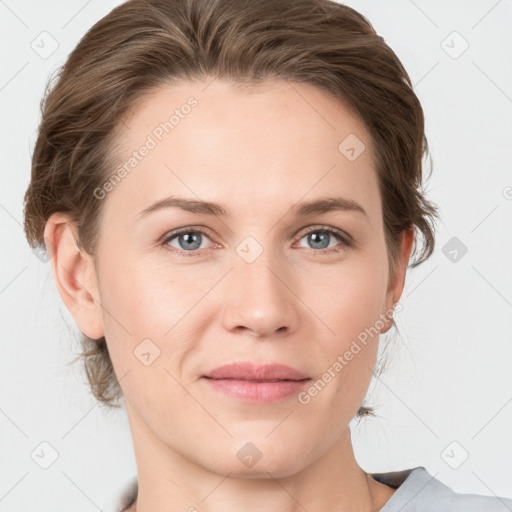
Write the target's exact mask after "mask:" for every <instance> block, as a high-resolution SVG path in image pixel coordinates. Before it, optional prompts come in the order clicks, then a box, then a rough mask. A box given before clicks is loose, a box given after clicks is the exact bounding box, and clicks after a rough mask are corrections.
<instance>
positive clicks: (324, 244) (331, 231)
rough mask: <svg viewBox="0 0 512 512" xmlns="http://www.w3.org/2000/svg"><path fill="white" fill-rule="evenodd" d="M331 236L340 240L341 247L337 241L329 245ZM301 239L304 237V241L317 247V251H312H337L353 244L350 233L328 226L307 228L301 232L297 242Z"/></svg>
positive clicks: (331, 239)
mask: <svg viewBox="0 0 512 512" xmlns="http://www.w3.org/2000/svg"><path fill="white" fill-rule="evenodd" d="M333 238H334V239H338V241H339V242H341V247H340V244H339V243H338V244H335V245H333V246H332V245H331V246H330V247H329V243H330V242H331V241H333ZM303 239H306V242H307V243H309V244H311V246H312V247H313V248H314V249H319V251H314V252H321V251H322V252H327V253H330V252H339V251H342V250H343V249H344V248H347V247H352V246H353V240H352V237H351V236H350V235H348V234H346V233H344V232H343V231H341V230H339V229H336V228H332V227H330V226H321V227H314V228H312V229H309V231H306V232H303V233H301V235H300V240H299V242H300V241H301V240H303Z"/></svg>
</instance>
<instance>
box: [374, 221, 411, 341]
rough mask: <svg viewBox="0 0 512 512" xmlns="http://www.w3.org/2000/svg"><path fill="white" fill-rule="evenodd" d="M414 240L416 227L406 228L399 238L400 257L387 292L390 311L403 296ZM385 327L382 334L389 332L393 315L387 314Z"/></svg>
mask: <svg viewBox="0 0 512 512" xmlns="http://www.w3.org/2000/svg"><path fill="white" fill-rule="evenodd" d="M413 242H414V229H413V228H412V227H410V228H407V229H405V230H404V231H402V233H401V234H400V240H399V250H398V252H399V257H398V261H397V265H396V272H395V275H394V276H390V279H389V284H388V289H387V292H386V311H387V312H388V313H389V312H390V311H391V310H393V308H394V306H395V304H396V303H397V302H398V300H399V299H400V297H401V296H402V292H403V289H404V285H405V275H406V272H407V266H408V264H409V258H410V256H411V251H412V246H413ZM384 323H385V327H384V328H383V329H381V331H380V332H381V334H384V333H385V332H387V331H388V330H389V329H390V328H391V326H392V325H393V324H392V317H390V316H388V315H385V320H384Z"/></svg>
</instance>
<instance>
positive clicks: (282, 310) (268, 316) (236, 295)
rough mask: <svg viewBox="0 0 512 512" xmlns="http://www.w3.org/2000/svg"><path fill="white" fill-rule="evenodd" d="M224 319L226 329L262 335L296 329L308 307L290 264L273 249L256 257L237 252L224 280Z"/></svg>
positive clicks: (281, 334) (259, 336) (282, 334)
mask: <svg viewBox="0 0 512 512" xmlns="http://www.w3.org/2000/svg"><path fill="white" fill-rule="evenodd" d="M223 286H224V289H223V293H222V298H223V301H224V307H223V314H222V322H223V326H224V328H225V329H226V330H228V331H230V332H233V333H237V334H242V333H246V334H249V335H251V336H255V337H258V338H268V337H272V336H287V335H289V334H291V333H292V332H294V331H295V330H296V329H297V327H298V324H299V320H300V315H299V313H300V311H299V310H300V308H301V307H302V308H304V306H303V305H302V304H301V301H300V299H299V297H298V295H297V291H296V290H295V289H296V288H297V286H298V284H297V282H296V280H295V281H294V278H293V272H292V271H290V267H289V266H288V268H286V265H284V264H280V263H279V262H278V261H277V259H276V258H273V257H272V254H271V252H270V251H263V253H262V254H260V255H259V256H258V257H257V258H256V259H255V260H254V261H252V262H248V261H246V260H245V259H243V258H242V257H238V256H236V257H235V259H234V266H233V268H232V270H231V271H230V272H229V273H228V275H227V276H226V279H224V280H223Z"/></svg>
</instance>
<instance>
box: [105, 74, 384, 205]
mask: <svg viewBox="0 0 512 512" xmlns="http://www.w3.org/2000/svg"><path fill="white" fill-rule="evenodd" d="M212 80H213V79H212ZM212 80H210V81H204V82H202V81H198V82H184V83H180V84H173V85H168V86H162V87H159V88H158V89H156V90H154V91H153V92H152V93H151V94H148V95H146V96H145V97H144V98H143V99H142V100H141V101H140V102H139V104H138V105H137V107H136V108H134V109H133V110H132V111H131V112H130V113H129V115H127V116H126V117H125V118H124V119H123V122H122V123H121V124H120V130H119V131H118V134H117V143H118V144H117V146H118V149H117V156H118V162H117V164H118V165H117V166H116V169H119V168H121V167H124V169H125V172H124V173H122V174H123V175H124V178H123V179H122V180H117V181H118V183H117V184H116V186H115V187H114V190H113V191H112V192H110V193H109V202H110V203H115V204H116V205H117V206H124V207H125V208H126V209H127V211H129V214H130V215H131V214H132V213H133V214H136V213H138V212H139V210H140V208H143V207H145V206H148V201H149V200H157V199H162V198H164V197H166V196H168V195H170V194H176V195H178V196H188V197H190V198H193V199H200V200H204V201H212V202H224V203H225V202H226V201H227V202H230V203H231V204H232V205H234V209H233V211H236V209H237V207H238V208H240V210H239V211H242V209H245V211H247V210H248V209H251V210H252V213H257V212H260V213H261V212H262V211H268V209H269V208H270V206H271V205H272V204H273V201H277V200H279V201H280V202H281V203H284V205H285V206H286V205H288V206H291V205H292V204H295V203H297V202H299V201H300V200H301V199H304V200H309V199H312V198H313V197H318V196H326V195H333V193H334V192H336V194H334V195H345V196H347V197H348V198H350V199H353V200H358V202H361V201H363V202H365V201H366V202H367V203H371V202H372V201H373V203H374V204H379V198H378V197H376V194H377V195H378V189H377V181H376V173H375V169H374V159H373V149H372V142H371V140H370V137H369V134H368V132H367V130H366V128H365V126H364V124H363V123H362V122H361V121H360V119H359V118H358V117H357V116H356V115H354V114H353V113H352V112H351V111H350V110H349V109H348V108H347V107H346V105H344V104H343V103H342V102H341V101H339V100H337V99H335V98H333V97H331V96H330V95H328V94H326V93H325V92H323V91H322V90H320V89H318V88H316V87H314V86H312V85H310V84H299V83H294V82H287V81H284V80H275V81H267V82H263V83H260V84H258V86H257V87H254V88H253V87H251V88H249V87H246V86H244V87H238V86H234V85H233V84H230V83H228V82H226V81H222V80H219V79H215V80H213V81H212ZM144 148H146V149H144ZM347 149H348V150H349V152H348V153H347ZM141 153H144V155H143V156H142V157H141ZM354 153H355V157H356V158H354ZM115 171H116V170H114V172H115ZM376 201H377V203H375V202H376ZM369 206H371V204H370V205H369ZM139 207H140V208H139ZM136 208H139V210H137V212H135V209H136Z"/></svg>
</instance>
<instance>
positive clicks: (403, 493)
mask: <svg viewBox="0 0 512 512" xmlns="http://www.w3.org/2000/svg"><path fill="white" fill-rule="evenodd" d="M377 477H378V478H379V481H381V482H383V483H387V481H386V480H389V481H390V482H395V484H396V483H397V477H398V478H399V477H401V479H402V482H401V483H400V482H398V484H399V487H398V488H397V490H396V491H395V493H394V494H393V496H392V497H391V499H390V500H389V501H388V503H386V505H385V506H384V507H383V508H382V509H381V510H380V511H379V512H395V511H399V510H400V511H401V512H507V511H512V499H509V498H505V497H501V496H484V495H480V494H464V493H457V492H455V491H454V490H453V489H451V488H450V487H448V486H447V485H446V484H444V483H443V482H441V481H440V480H438V479H437V478H435V476H432V475H430V473H429V472H428V471H427V470H426V469H425V468H424V467H422V466H420V467H417V468H414V469H410V470H405V471H401V472H395V473H384V474H378V475H377ZM399 479H400V478H399Z"/></svg>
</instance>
